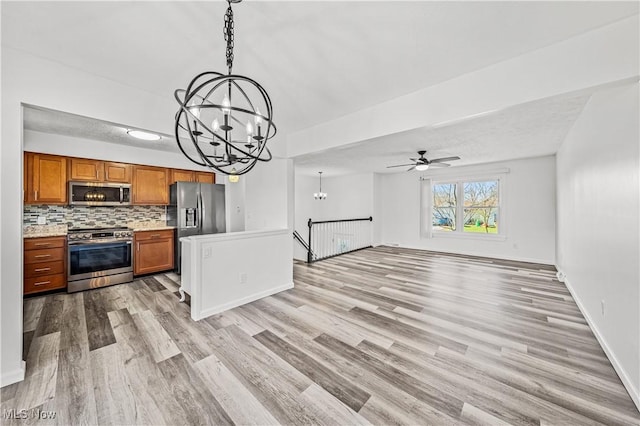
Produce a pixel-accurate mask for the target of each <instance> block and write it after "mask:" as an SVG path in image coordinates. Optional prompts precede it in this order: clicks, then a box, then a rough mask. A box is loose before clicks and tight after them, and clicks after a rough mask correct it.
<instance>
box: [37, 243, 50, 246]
mask: <svg viewBox="0 0 640 426" xmlns="http://www.w3.org/2000/svg"><path fill="white" fill-rule="evenodd" d="M34 245H35V246H50V245H51V243H35V244H34Z"/></svg>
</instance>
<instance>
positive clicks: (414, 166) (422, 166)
mask: <svg viewBox="0 0 640 426" xmlns="http://www.w3.org/2000/svg"><path fill="white" fill-rule="evenodd" d="M426 153H427V151H424V150H422V151H418V155H419V157H418V158H410V159H409V160H411V161H413V163H409V164H396V165H395V166H387V169H392V168H394V167H407V166H411V167H409V169H407V171H408V172H410V171H412V170H417V171H419V172H424V171H425V170H427V169H428V168H429V167H430V166H435V167H449V166H451V164H447V163H445V161H454V160H459V159H460V157H458V156H455V157H443V158H436V159H435V160H429V159H427V158H426V157H425V156H424V155H425V154H426Z"/></svg>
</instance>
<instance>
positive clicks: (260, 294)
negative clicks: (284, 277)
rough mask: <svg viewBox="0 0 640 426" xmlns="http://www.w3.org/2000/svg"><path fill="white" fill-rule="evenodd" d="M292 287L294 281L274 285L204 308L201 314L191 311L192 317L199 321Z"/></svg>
mask: <svg viewBox="0 0 640 426" xmlns="http://www.w3.org/2000/svg"><path fill="white" fill-rule="evenodd" d="M290 288H293V282H290V283H287V284H284V285H281V286H278V287H274V288H270V289H268V290H265V291H261V292H258V293H254V294H251V295H249V296H246V297H242V298H240V299H236V300H233V301H231V302H228V303H224V304H222V305H217V306H214V307H211V308H207V309H203V310H202V311H200V313H199V314H197V313H196V314H194V313H193V312H192V313H191V318H193V319H194V320H195V321H199V320H201V319H203V318H207V317H210V316H211V315H215V314H219V313H220V312H224V311H228V310H229V309H233V308H236V307H238V306H242V305H245V304H247V303H251V302H253V301H255V300H258V299H262V298H263V297H267V296H271V295H272V294H276V293H280V292H281V291H284V290H289V289H290Z"/></svg>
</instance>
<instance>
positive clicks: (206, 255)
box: [202, 247, 211, 259]
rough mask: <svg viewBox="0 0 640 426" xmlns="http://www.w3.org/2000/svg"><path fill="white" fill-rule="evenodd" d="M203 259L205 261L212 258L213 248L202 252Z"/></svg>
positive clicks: (207, 248) (206, 248)
mask: <svg viewBox="0 0 640 426" xmlns="http://www.w3.org/2000/svg"><path fill="white" fill-rule="evenodd" d="M202 257H203V258H205V259H208V258H210V257H211V247H205V249H204V250H203V252H202Z"/></svg>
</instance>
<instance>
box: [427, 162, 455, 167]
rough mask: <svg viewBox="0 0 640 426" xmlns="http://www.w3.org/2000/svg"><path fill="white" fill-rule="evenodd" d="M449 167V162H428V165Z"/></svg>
mask: <svg viewBox="0 0 640 426" xmlns="http://www.w3.org/2000/svg"><path fill="white" fill-rule="evenodd" d="M432 166H433V167H451V164H447V163H431V164H429V167H432Z"/></svg>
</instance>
